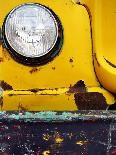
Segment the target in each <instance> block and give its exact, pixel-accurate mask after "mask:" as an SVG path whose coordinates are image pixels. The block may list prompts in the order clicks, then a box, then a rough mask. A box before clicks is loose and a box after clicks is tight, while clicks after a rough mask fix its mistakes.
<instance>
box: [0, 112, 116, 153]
mask: <svg viewBox="0 0 116 155" xmlns="http://www.w3.org/2000/svg"><path fill="white" fill-rule="evenodd" d="M34 115H35V116H36V117H35V118H34ZM11 116H12V117H13V118H14V119H11ZM39 117H40V118H39ZM48 117H49V118H51V121H48V119H47V118H48ZM64 117H65V119H64ZM32 118H33V119H32ZM42 118H44V119H46V122H44V123H42V122H43V119H42ZM56 118H57V119H56ZM67 118H68V119H67ZM74 118H75V121H73V120H74ZM26 119H28V120H30V121H28V120H26ZM35 119H36V121H35ZM59 119H62V121H61V122H59ZM40 120H41V121H40ZM49 120H50V119H49ZM53 120H55V121H54V122H53ZM115 132H116V112H115V111H112V112H106V111H79V112H35V113H34V112H30V113H29V112H5V111H4V112H0V154H8V155H10V154H14V155H15V154H22V155H28V154H30V155H56V154H57V155H61V154H67V155H72V154H74V155H81V154H84V155H89V154H91V155H94V154H95V153H96V155H101V154H103V155H106V154H107V155H113V154H115V150H116V135H115V134H114V133H115Z"/></svg>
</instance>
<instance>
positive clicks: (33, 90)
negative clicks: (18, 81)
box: [30, 89, 39, 93]
mask: <svg viewBox="0 0 116 155" xmlns="http://www.w3.org/2000/svg"><path fill="white" fill-rule="evenodd" d="M30 91H31V92H32V93H37V92H38V91H39V90H38V89H30Z"/></svg>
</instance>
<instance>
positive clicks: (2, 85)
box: [0, 81, 13, 90]
mask: <svg viewBox="0 0 116 155" xmlns="http://www.w3.org/2000/svg"><path fill="white" fill-rule="evenodd" d="M0 86H1V87H2V89H3V90H13V88H12V86H11V85H9V84H8V83H6V82H5V81H0Z"/></svg>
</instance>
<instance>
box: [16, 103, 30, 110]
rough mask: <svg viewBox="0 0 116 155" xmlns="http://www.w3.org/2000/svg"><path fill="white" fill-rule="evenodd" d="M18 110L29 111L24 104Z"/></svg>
mask: <svg viewBox="0 0 116 155" xmlns="http://www.w3.org/2000/svg"><path fill="white" fill-rule="evenodd" d="M18 109H19V110H22V111H28V109H26V108H24V107H23V106H22V104H19V106H18Z"/></svg>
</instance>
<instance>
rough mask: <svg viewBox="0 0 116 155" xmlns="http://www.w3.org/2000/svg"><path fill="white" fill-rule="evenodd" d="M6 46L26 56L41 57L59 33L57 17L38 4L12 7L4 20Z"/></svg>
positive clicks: (50, 47)
mask: <svg viewBox="0 0 116 155" xmlns="http://www.w3.org/2000/svg"><path fill="white" fill-rule="evenodd" d="M4 35H5V39H6V42H7V43H8V46H10V47H11V48H12V49H13V50H14V51H15V52H16V53H17V54H18V55H21V56H23V57H26V58H32V59H33V58H40V57H43V56H45V55H47V54H49V52H50V51H51V50H52V49H53V48H54V46H55V45H56V43H57V40H58V35H59V25H58V22H57V19H56V18H55V16H54V15H53V13H52V12H51V10H50V9H48V8H47V7H44V6H43V5H40V4H24V5H21V6H18V7H17V8H15V9H13V10H12V11H11V12H10V13H9V15H8V16H7V17H6V20H5V22H4Z"/></svg>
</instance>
